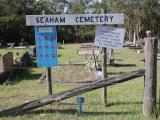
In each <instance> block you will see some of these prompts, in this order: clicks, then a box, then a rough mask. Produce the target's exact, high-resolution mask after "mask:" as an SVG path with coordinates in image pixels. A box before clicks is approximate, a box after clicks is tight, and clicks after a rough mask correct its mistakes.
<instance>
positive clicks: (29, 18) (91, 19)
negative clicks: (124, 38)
mask: <svg viewBox="0 0 160 120" xmlns="http://www.w3.org/2000/svg"><path fill="white" fill-rule="evenodd" d="M100 24H101V25H102V24H124V14H60V15H26V25H27V26H52V25H100Z"/></svg>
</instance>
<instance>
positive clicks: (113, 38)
mask: <svg viewBox="0 0 160 120" xmlns="http://www.w3.org/2000/svg"><path fill="white" fill-rule="evenodd" d="M124 34H125V29H123V28H114V27H109V26H96V36H95V41H94V44H95V45H97V46H101V47H105V48H122V47H123V42H124Z"/></svg>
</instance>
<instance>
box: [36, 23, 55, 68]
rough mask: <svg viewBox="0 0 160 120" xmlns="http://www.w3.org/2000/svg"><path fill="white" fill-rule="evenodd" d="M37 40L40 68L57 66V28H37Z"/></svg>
mask: <svg viewBox="0 0 160 120" xmlns="http://www.w3.org/2000/svg"><path fill="white" fill-rule="evenodd" d="M35 40H36V57H37V65H38V67H53V66H57V65H58V60H57V31H56V26H47V27H46V26H36V27H35Z"/></svg>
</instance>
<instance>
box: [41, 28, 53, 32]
mask: <svg viewBox="0 0 160 120" xmlns="http://www.w3.org/2000/svg"><path fill="white" fill-rule="evenodd" d="M46 32H48V33H50V32H52V27H40V28H39V33H46Z"/></svg>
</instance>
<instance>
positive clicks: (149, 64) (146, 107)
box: [143, 33, 158, 117]
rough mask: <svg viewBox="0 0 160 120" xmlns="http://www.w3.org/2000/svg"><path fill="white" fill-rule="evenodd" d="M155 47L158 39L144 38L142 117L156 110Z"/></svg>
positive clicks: (150, 114)
mask: <svg viewBox="0 0 160 120" xmlns="http://www.w3.org/2000/svg"><path fill="white" fill-rule="evenodd" d="M157 45H158V39H157V38H153V37H150V36H149V33H148V37H147V38H145V81H144V101H143V115H144V116H145V117H150V116H152V115H154V113H155V110H156V95H157Z"/></svg>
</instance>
